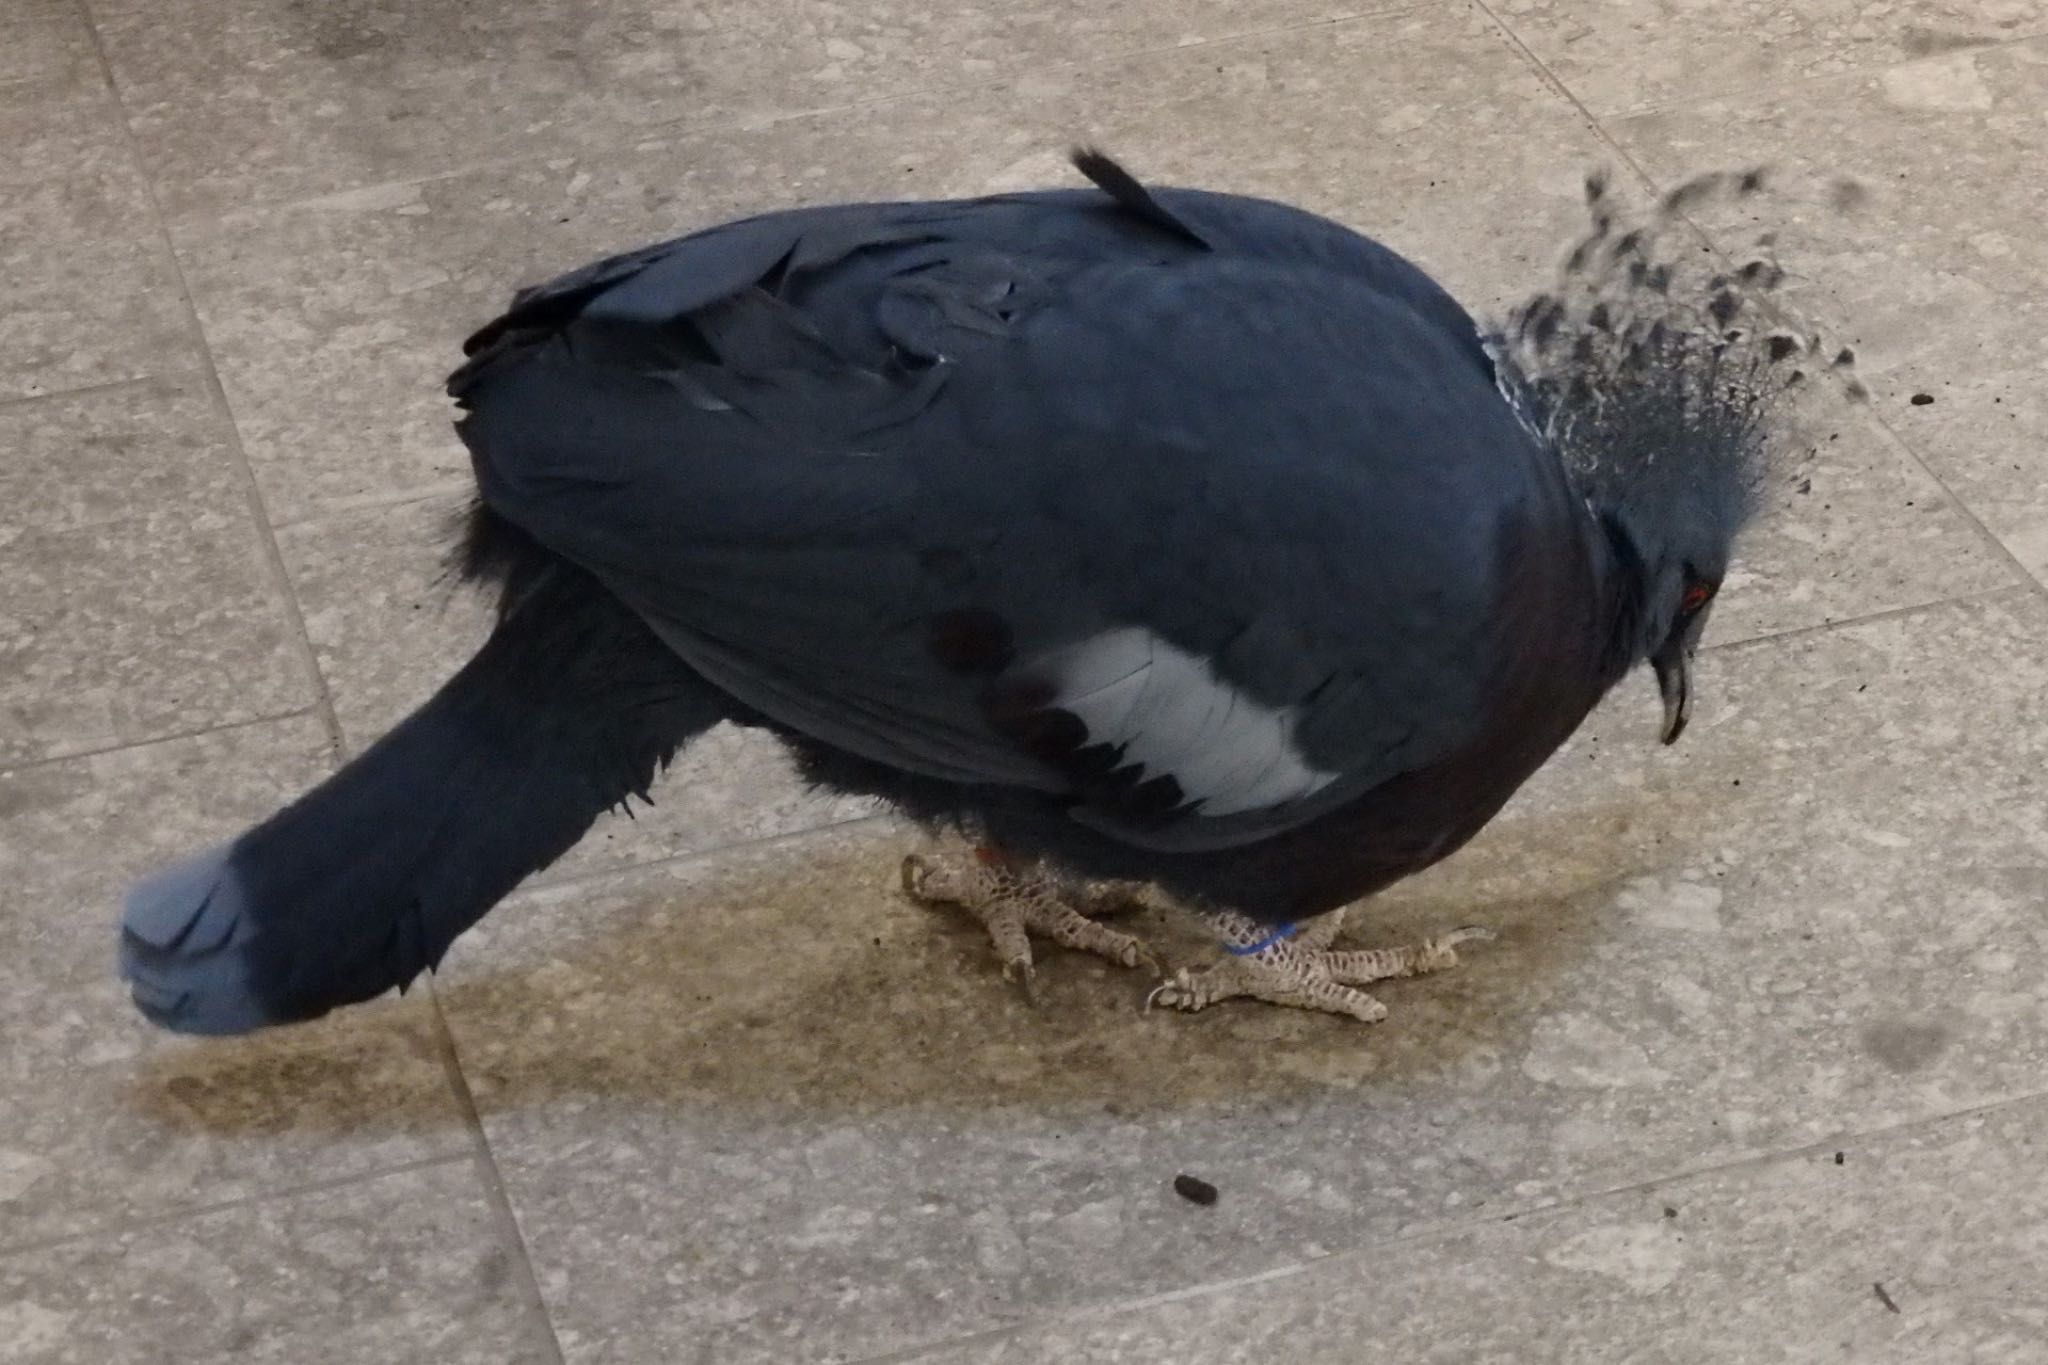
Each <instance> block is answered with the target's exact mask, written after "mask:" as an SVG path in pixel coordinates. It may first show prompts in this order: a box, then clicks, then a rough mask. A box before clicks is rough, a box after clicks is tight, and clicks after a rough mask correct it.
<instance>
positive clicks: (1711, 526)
mask: <svg viewBox="0 0 2048 1365" xmlns="http://www.w3.org/2000/svg"><path fill="white" fill-rule="evenodd" d="M1672 483H1676V484H1677V485H1678V486H1675V487H1674V486H1671V484H1670V483H1666V482H1665V481H1663V480H1654V481H1653V480H1645V481H1643V482H1642V483H1640V484H1638V485H1637V486H1635V487H1634V488H1632V489H1631V490H1630V496H1628V497H1625V498H1623V499H1622V500H1621V501H1619V502H1618V503H1616V504H1615V505H1611V506H1608V507H1604V508H1603V507H1600V506H1599V505H1598V504H1595V505H1594V506H1595V511H1596V513H1597V514H1598V515H1599V517H1600V521H1601V525H1602V527H1603V529H1604V530H1605V531H1606V533H1607V539H1608V544H1609V546H1610V548H1611V549H1612V551H1613V558H1612V560H1611V563H1612V564H1613V574H1614V582H1613V584H1612V589H1613V598H1614V600H1615V602H1616V603H1617V610H1616V619H1615V625H1614V629H1615V632H1616V636H1615V640H1614V646H1613V653H1614V656H1615V660H1616V662H1617V663H1618V664H1619V665H1620V666H1621V667H1622V668H1624V669H1625V668H1629V667H1633V666H1634V665H1635V664H1636V663H1638V662H1641V661H1643V660H1648V661H1649V664H1650V667H1651V668H1652V670H1654V671H1655V673H1656V676H1657V690H1658V692H1659V693H1660V694H1661V695H1662V697H1663V700H1664V725H1663V730H1662V732H1661V737H1662V739H1663V741H1664V742H1665V743H1666V744H1671V743H1675V742H1676V741H1677V739H1678V737H1679V735H1680V734H1681V733H1682V732H1683V731H1684V730H1685V726H1686V722H1687V721H1688V720H1689V719H1690V718H1691V716H1692V656H1693V653H1694V651H1696V650H1697V649H1698V648H1699V644H1700V639H1701V637H1702V636H1703V635H1704V634H1705V633H1706V628H1707V618H1708V617H1709V616H1711V615H1712V614H1713V611H1714V599H1715V597H1716V596H1717V595H1718V594H1719V593H1720V591H1721V581H1722V580H1723V579H1724V578H1726V577H1727V574H1728V564H1729V559H1730V556H1731V554H1732V553H1733V550H1734V545H1735V537H1736V535H1737V533H1738V532H1739V531H1740V530H1741V529H1742V526H1743V525H1744V523H1745V522H1747V521H1748V520H1749V517H1750V515H1751V510H1752V507H1753V504H1754V497H1753V487H1752V486H1750V485H1748V484H1747V483H1745V482H1744V481H1742V480H1740V479H1739V478H1736V477H1733V476H1731V475H1730V474H1729V473H1728V472H1725V471H1724V473H1723V476H1722V477H1712V476H1710V477H1706V478H1688V479H1682V480H1680V479H1674V480H1673V481H1672Z"/></svg>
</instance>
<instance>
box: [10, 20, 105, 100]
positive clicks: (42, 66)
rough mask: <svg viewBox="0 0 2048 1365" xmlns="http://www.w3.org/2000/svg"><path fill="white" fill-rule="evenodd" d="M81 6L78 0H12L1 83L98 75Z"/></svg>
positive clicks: (88, 78) (89, 78) (96, 62)
mask: <svg viewBox="0 0 2048 1365" xmlns="http://www.w3.org/2000/svg"><path fill="white" fill-rule="evenodd" d="M100 79H101V73H100V66H99V59H98V58H97V57H95V56H94V55H93V50H92V32H91V30H90V29H88V28H87V27H86V20H85V7H84V6H83V5H81V4H79V3H77V0H11V2H10V4H9V5H8V8H7V46H6V47H4V48H0V85H4V84H8V83H11V82H14V81H29V80H65V81H73V80H75V81H87V80H100Z"/></svg>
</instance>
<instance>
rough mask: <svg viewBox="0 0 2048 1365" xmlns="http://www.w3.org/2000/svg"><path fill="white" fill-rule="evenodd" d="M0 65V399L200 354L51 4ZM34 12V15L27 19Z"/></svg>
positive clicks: (166, 264)
mask: <svg viewBox="0 0 2048 1365" xmlns="http://www.w3.org/2000/svg"><path fill="white" fill-rule="evenodd" d="M29 13H30V15H31V24H30V29H29V32H30V41H29V43H28V44H27V46H26V47H25V48H24V49H22V50H20V51H19V52H16V51H15V50H14V49H13V34H14V30H13V23H12V18H11V15H12V11H11V10H10V19H9V24H8V43H7V46H8V48H9V49H10V50H9V52H8V54H7V55H6V56H0V63H4V64H13V63H16V62H20V63H21V64H22V66H23V68H24V74H23V78H22V79H19V80H8V79H6V78H5V75H4V72H5V71H6V66H5V65H0V298H4V299H5V300H6V325H5V326H4V327H0V400H5V399H10V398H20V397H27V396H31V395H35V394H44V393H56V392H60V391H62V390H65V389H76V388H85V387H88V386H90V385H94V384H104V383H107V382H110V381H113V380H119V379H132V378H135V377H137V376H140V375H148V374H161V373H163V372H165V370H167V369H170V368H192V367H195V366H196V365H198V364H199V363H200V352H199V348H198V346H197V344H196V339H195V337H194V336H193V332H192V328H191V326H190V323H189V321H188V318H187V315H186V313H185V309H184V305H183V303H182V301H181V299H180V297H179V288H178V272H177V267H176V265H175V264H174V263H173V261H172V260H171V256H170V253H169V251H168V250H167V249H166V247H165V245H164V240H163V232H162V229H161V228H160V227H159V226H158V224H157V223H156V221H155V216H154V212H153V203H152V199H151V195H150V188H149V185H148V184H147V182H146V181H145V180H144V178H143V175H142V171H141V168H140V166H139V165H138V164H137V162H136V159H135V157H134V156H133V154H132V153H131V151H130V149H129V145H128V141H127V134H126V132H125V131H124V130H123V128H122V126H121V121H120V118H119V111H118V109H117V108H116V106H115V103H114V100H113V98H112V97H111V96H110V95H109V93H108V92H107V90H106V88H105V86H104V85H103V84H102V83H101V82H100V80H99V76H98V71H97V69H96V68H93V69H92V70H91V74H90V76H89V77H84V76H79V75H76V74H73V72H74V71H75V69H77V68H81V67H83V66H85V64H86V62H87V61H88V60H89V58H90V47H89V46H88V47H87V49H86V50H85V55H84V56H83V57H80V56H79V54H78V52H77V49H75V48H74V47H72V46H70V45H69V44H70V41H71V40H69V39H67V38H66V37H65V35H66V34H67V33H68V31H69V30H68V26H67V25H65V24H64V23H62V22H61V21H60V20H61V18H62V16H59V15H57V14H55V13H53V12H51V9H46V8H45V7H43V6H41V5H39V4H31V5H30V6H29ZM36 16H42V17H41V18H40V19H39V18H37V17H36Z"/></svg>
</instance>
